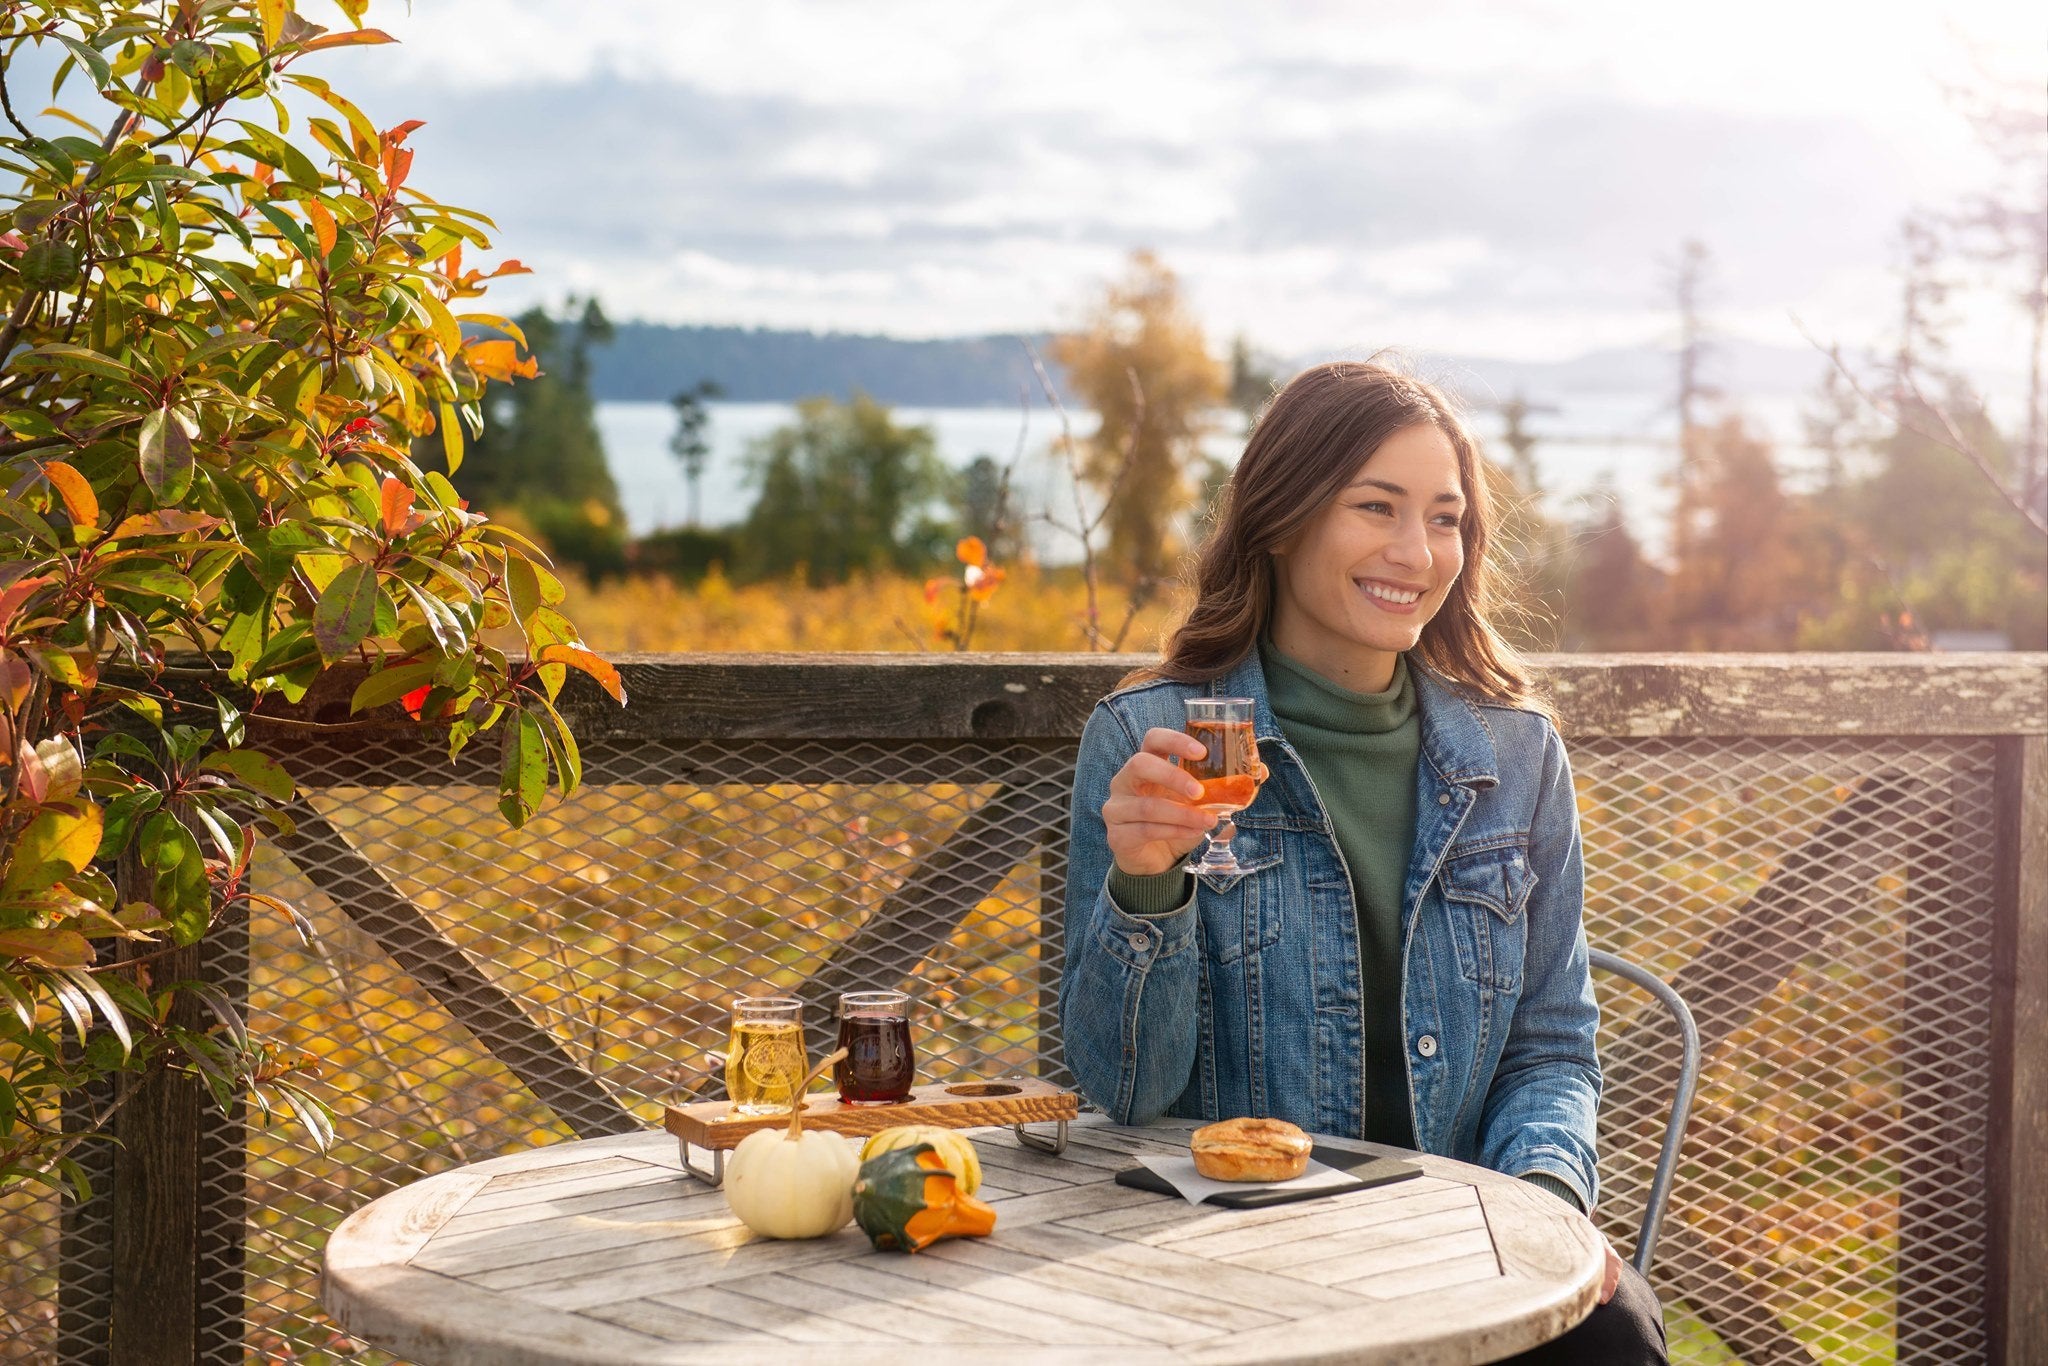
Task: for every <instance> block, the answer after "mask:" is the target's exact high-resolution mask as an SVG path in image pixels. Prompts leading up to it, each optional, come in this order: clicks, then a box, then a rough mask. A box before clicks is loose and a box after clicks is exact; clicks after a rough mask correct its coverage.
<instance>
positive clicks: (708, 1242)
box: [464, 1223, 868, 1310]
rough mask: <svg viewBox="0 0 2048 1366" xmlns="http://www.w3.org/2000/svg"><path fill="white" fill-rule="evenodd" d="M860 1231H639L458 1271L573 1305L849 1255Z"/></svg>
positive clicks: (860, 1243)
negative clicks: (782, 1235) (791, 1236)
mask: <svg viewBox="0 0 2048 1366" xmlns="http://www.w3.org/2000/svg"><path fill="white" fill-rule="evenodd" d="M867 1245H868V1240H867V1235H866V1234H864V1233H862V1232H861V1231H860V1230H859V1229H857V1228H851V1227H849V1228H844V1229H841V1230H839V1232H837V1233H834V1234H832V1235H831V1236H830V1237H826V1238H808V1239H803V1240H799V1241H788V1242H785V1241H777V1240H774V1239H768V1238H759V1237H756V1236H755V1235H754V1234H752V1233H749V1232H747V1230H746V1229H745V1228H743V1227H742V1226H740V1225H739V1224H738V1223H735V1224H733V1225H732V1227H731V1228H721V1229H713V1230H711V1231H710V1232H708V1233H704V1232H700V1233H696V1234H693V1235H691V1237H689V1238H688V1239H668V1238H662V1239H643V1240H641V1241H639V1242H637V1243H631V1244H626V1245H622V1246H620V1247H618V1248H613V1249H608V1250H606V1251H604V1252H586V1253H582V1254H581V1255H578V1256H574V1257H556V1258H549V1259H546V1260H543V1261H535V1262H528V1263H525V1264H524V1265H520V1266H515V1267H507V1268H505V1269H503V1270H501V1271H494V1272H483V1273H480V1274H471V1275H468V1276H466V1277H465V1278H464V1279H466V1280H469V1281H471V1282H473V1283H474V1284H477V1285H481V1286H488V1287H490V1288H492V1289H510V1288H517V1289H518V1290H519V1291H520V1295H521V1297H522V1298H524V1299H527V1300H531V1301H532V1302H534V1303H536V1304H542V1305H546V1306H547V1307H549V1308H551V1309H571V1310H573V1309H581V1308H583V1307H584V1306H586V1305H593V1304H605V1303H608V1302H610V1301H612V1300H619V1299H636V1298H640V1297H643V1296H648V1295H659V1294H662V1293H663V1292H665V1291H669V1290H674V1289H676V1288H677V1287H679V1286H688V1285H717V1284H719V1283H721V1282H724V1281H730V1280H738V1279H740V1278H741V1277H743V1276H751V1275H757V1274H759V1273H762V1272H767V1271H787V1270H789V1269H790V1268H792V1267H798V1266H808V1265H810V1264H811V1263H813V1262H824V1261H834V1260H839V1259H842V1258H845V1257H848V1256H857V1255H859V1251H860V1250H861V1249H863V1248H865V1247H867Z"/></svg>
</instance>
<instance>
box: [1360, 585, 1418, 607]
mask: <svg viewBox="0 0 2048 1366" xmlns="http://www.w3.org/2000/svg"><path fill="white" fill-rule="evenodd" d="M1358 586H1359V587H1360V588H1362V589H1364V590H1365V595H1366V596H1367V597H1369V598H1375V599H1377V600H1379V601H1380V602H1384V603H1387V604H1388V605H1390V606H1393V607H1412V606H1414V605H1415V604H1416V603H1417V602H1419V601H1420V600H1421V598H1422V594H1421V593H1419V592H1416V591H1415V590H1414V589H1402V588H1388V587H1386V586H1385V585H1383V584H1377V583H1361V584H1359V585H1358Z"/></svg>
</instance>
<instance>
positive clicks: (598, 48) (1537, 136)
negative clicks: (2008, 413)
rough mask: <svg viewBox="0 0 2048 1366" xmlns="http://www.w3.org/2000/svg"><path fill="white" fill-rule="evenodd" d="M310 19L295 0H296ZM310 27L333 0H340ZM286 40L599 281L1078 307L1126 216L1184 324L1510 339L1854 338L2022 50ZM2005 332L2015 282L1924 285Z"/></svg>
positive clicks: (1460, 26)
mask: <svg viewBox="0 0 2048 1366" xmlns="http://www.w3.org/2000/svg"><path fill="white" fill-rule="evenodd" d="M304 7H305V9H306V11H307V13H308V14H309V16H311V17H316V18H321V17H324V16H323V15H322V14H321V7H320V5H319V3H318V0H306V3H305V6H304ZM332 18H333V22H334V23H335V24H336V25H340V24H342V23H343V22H345V21H343V20H342V19H341V18H340V16H339V13H338V11H337V12H336V13H335V14H334V15H333V16H332ZM368 22H369V23H370V24H372V25H374V26H377V27H381V28H383V29H385V30H386V31H387V32H389V33H391V34H392V35H394V36H395V37H397V38H398V39H399V40H400V43H399V45H398V46H396V47H378V48H357V49H344V50H341V51H338V52H334V53H330V54H327V55H326V56H325V57H323V58H322V59H320V60H319V61H318V62H317V63H313V62H309V63H307V69H315V70H317V71H318V72H319V74H322V75H325V76H327V77H329V78H330V79H331V80H333V81H334V82H335V84H336V86H337V87H338V88H339V89H341V90H343V91H344V92H346V93H349V94H351V95H352V96H354V97H356V98H358V99H359V100H360V101H361V102H362V103H363V105H364V107H365V108H366V109H368V110H369V111H370V113H371V114H372V116H373V117H374V118H376V119H377V120H378V121H379V122H380V123H384V124H389V123H395V122H397V121H399V120H400V119H404V118H422V119H425V120H426V127H425V128H423V129H422V130H420V132H418V133H417V134H415V135H414V137H413V139H412V145H413V146H414V147H415V148H417V150H418V153H419V158H418V161H417V163H416V164H415V168H414V172H413V179H414V183H415V184H417V185H419V186H421V187H423V188H425V189H427V190H428V191H429V192H431V193H433V194H435V195H436V196H437V197H439V198H442V199H444V200H447V201H449V202H452V203H456V204H460V205H464V206H466V207H472V208H476V209H479V210H482V211H483V212H486V213H489V214H491V215H492V216H493V217H494V218H495V219H496V221H497V223H498V225H499V228H500V234H499V237H498V239H497V242H496V245H497V247H498V248H499V249H500V250H501V251H502V253H503V254H504V255H508V256H516V257H518V258H520V259H521V260H522V261H524V262H525V263H526V264H527V265H528V266H531V267H532V268H533V269H534V270H535V272H536V273H535V274H534V275H532V276H529V277H525V278H523V279H521V280H517V281H514V282H510V283H508V285H506V286H505V287H503V288H501V289H500V290H499V291H496V292H495V293H494V296H493V298H494V300H495V302H496V303H497V304H498V306H500V307H501V308H502V309H503V310H504V311H508V312H509V311H513V310H514V309H516V308H518V307H520V306H523V305H524V304H527V303H530V302H535V301H548V302H556V301H559V300H560V299H562V298H563V297H565V296H567V295H568V294H570V293H571V292H575V293H580V294H595V295H596V296H597V297H598V298H600V299H601V300H602V302H603V303H604V305H605V307H606V308H607V310H608V311H609V312H611V313H612V314H613V315H614V316H617V317H627V318H640V319H646V320H650V321H663V322H676V323H724V324H742V325H749V326H753V325H761V326H774V327H797V328H815V329H819V330H825V329H837V330H845V331H859V332H886V333H893V334H897V335H902V336H949V335H959V334H972V333H987V332H1007V331H1016V330H1038V329H1044V328H1051V327H1059V326H1063V325H1067V324H1070V323H1072V322H1074V321H1076V320H1077V319H1078V318H1079V317H1080V316H1081V314H1082V313H1083V311H1084V309H1085V307H1086V305H1087V303H1088V301H1089V298H1090V296H1091V294H1092V293H1093V292H1094V291H1095V290H1097V289H1099V287H1100V285H1101V283H1102V282H1103V281H1104V280H1105V279H1107V278H1108V277H1110V276H1111V275H1113V274H1114V273H1116V272H1117V270H1118V269H1119V266H1120V263H1121V262H1122V260H1123V258H1124V257H1125V255H1126V253H1128V252H1129V251H1130V250H1131V249H1133V248H1135V247H1151V248H1154V249H1156V250H1158V251H1159V252H1160V253H1161V254H1162V255H1163V256H1164V258H1165V260H1166V261H1167V263H1168V264H1169V265H1170V266H1172V267H1173V268H1175V269H1176V270H1177V271H1178V272H1179V273H1180V274H1181V276H1182V278H1183V280H1184V282H1185V284H1186V287H1187V290H1188V293H1189V296H1190V299H1191V302H1192V305H1193V307H1194V310H1195V312H1196V314H1197V316H1198V317H1199V318H1200V319H1201V320H1202V322H1203V323H1204V325H1205V326H1206V327H1207V328H1208V329H1209V331H1210V333H1211V335H1212V336H1213V337H1215V338H1217V339H1219V340H1218V345H1219V347H1220V345H1221V339H1223V338H1227V337H1228V336H1229V335H1231V334H1233V333H1237V332H1243V333H1245V334H1247V335H1248V336H1249V337H1251V338H1252V340H1254V341H1255V342H1256V343H1258V344H1259V345H1261V346H1262V347H1264V348H1266V349H1268V350H1270V351H1272V352H1274V353H1277V354H1280V355H1283V356H1298V355H1302V354H1304V353H1309V352H1317V351H1321V352H1330V351H1342V350H1358V349H1371V348H1375V347H1378V346H1381V345H1387V344H1396V345H1404V346H1408V347H1412V348H1418V349H1421V350H1425V351H1442V352H1451V353H1456V354H1462V355H1477V356H1499V357H1506V358H1514V359H1523V360H1558V359H1566V358H1569V357H1572V356H1575V355H1578V354H1581V353H1583V352H1585V351H1588V350H1592V349H1596V348H1599V347H1604V346H1626V345H1640V344H1668V343H1669V342H1670V341H1671V340H1672V336H1673V333H1674V324H1673V322H1672V318H1671V314H1670V309H1669V305H1668V296H1669V280H1670V275H1671V271H1672V267H1673V263H1674V262H1675V260H1676V258H1677V255H1678V251H1679V247H1680V244H1681V243H1682V242H1683V241H1684V240H1685V239H1687V238H1688V237H1697V238H1698V239H1700V240H1701V241H1703V242H1704V243H1705V244H1706V245H1707V247H1708V248H1709V250H1710V251H1711V253H1712V264H1711V268H1710V269H1711V274H1710V276H1709V279H1708V283H1707V289H1706V301H1707V304H1708V311H1709V316H1710V321H1711V322H1712V323H1713V325H1714V326H1715V327H1716V328H1717V329H1718V330H1719V331H1720V332H1721V333H1722V334H1723V335H1725V336H1729V337H1738V338H1748V339H1751V340H1755V341H1761V342H1771V343H1777V344H1782V345H1790V346H1799V345H1802V344H1803V343H1802V342H1801V339H1800V335H1799V331H1798V328H1797V325H1796V324H1795V322H1794V319H1795V317H1796V318H1797V319H1798V320H1799V321H1800V322H1803V324H1804V325H1805V327H1806V328H1807V329H1808V330H1809V331H1811V332H1813V333H1814V334H1816V335H1817V336H1819V337H1821V338H1823V339H1825V340H1840V341H1843V342H1844V343H1846V344H1848V345H1851V346H1860V345H1880V344H1881V343H1882V341H1883V338H1884V335H1885V333H1886V331H1887V329H1888V328H1889V326H1890V319H1891V317H1892V314H1893V312H1894V311H1895V301H1896V296H1897V284H1896V279H1895V276H1894V273H1893V267H1894V263H1895V261H1896V257H1897V248H1896V240H1897V233H1898V225H1899V222H1900V219H1901V217H1902V216H1903V215H1904V214H1906V213H1907V212H1908V211H1909V210H1912V209H1913V208H1915V207H1916V206H1925V207H1933V208H1945V207H1952V206H1954V205H1955V204H1957V203H1958V202H1959V201H1960V199H1961V198H1962V197H1963V196H1966V195H1968V194H1969V193H1972V192H1974V191H1976V190H1978V189H1981V188H1983V187H1984V186H1985V185H1987V184H1989V183H1990V182H1991V179H1992V175H1993V170H1992V167H1991V163H1990V162H1989V161H1988V160H1987V158H1986V157H1985V156H1984V155H1983V153H1982V152H1981V150H1980V149H1979V148H1978V147H1977V146H1976V144H1975V142H1974V140H1973V137H1972V134H1971V131H1970V128H1969V126H1968V124H1967V123H1966V122H1965V121H1964V120H1963V119H1962V118H1961V117H1959V116H1958V115H1957V113H1956V112H1955V111H1954V109H1953V108H1952V107H1951V104H1950V102H1949V100H1948V99H1947V97H1946V96H1945V95H1944V85H1961V86H1965V87H1969V86H1979V87H1981V85H1982V83H1983V77H1982V76H1981V75H1980V74H1979V71H1978V68H1979V67H1983V68H1988V69H1989V70H1991V71H1992V72H1994V73H1997V74H2000V75H2003V76H2005V77H2007V78H2012V79H2016V80H2018V81H2021V82H2025V83H2031V86H2032V88H2033V89H2035V90H2039V89H2040V88H2041V87H2042V86H2043V85H2044V83H2048V5H2042V4H2039V3H2038V2H2037V0H1953V2H1950V3H1941V2H1940V0H1857V2H1856V3H1842V2H1840V0H1717V2H1716V3H1715V4H1712V5H1692V6H1685V7H1680V6H1677V5H1671V4H1645V3H1643V2H1642V0H1529V2H1527V3H1502V2H1500V0H1496V2H1495V3H1488V4H1478V3H1472V2H1471V0H1436V2H1435V3H1431V4H1426V5H1425V4H1418V3H1413V2H1412V0H1411V2H1410V3H1406V4H1401V5H1394V4H1387V3H1379V2H1378V0H1372V2H1367V0H1349V2H1348V3H1336V2H1335V0H1260V2H1259V3H1256V4H1253V3H1239V4H1217V3H1205V2H1204V0H1118V3H1116V4H1113V5H1105V4H1078V3H1071V2H1070V0H1029V2H1027V3H1012V2H1011V0H975V2H974V3H967V4H962V3H959V2H958V0H941V2H939V3H932V2H929V0H746V3H743V4H742V3H726V4H711V3H676V0H411V4H410V6H409V7H408V6H407V5H405V4H402V3H393V2H392V0H375V2H374V3H373V4H372V5H371V8H370V12H369V15H368ZM1957 311H1958V313H1959V315H1960V316H1959V337H1958V351H1959V353H1960V355H1961V357H1962V358H1963V359H1964V360H1965V361H1966V362H1971V361H1974V362H1976V363H1979V364H1983V365H1989V366H2003V367H2005V368H2008V369H2012V370H2017V369H2019V368H2022V367H2021V358H2023V355H2024V347H2023V337H2022V333H2021V331H2020V329H2019V327H2018V325H2017V322H2016V321H2015V320H2014V318H2013V317H2012V310H2010V309H2008V308H2000V307H1995V306H1992V305H1991V303H1990V302H1989V301H1988V300H1985V299H1981V298H1964V299H1962V300H1961V301H1960V303H1959V306H1958V310H1957Z"/></svg>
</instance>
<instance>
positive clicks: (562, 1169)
mask: <svg viewBox="0 0 2048 1366" xmlns="http://www.w3.org/2000/svg"><path fill="white" fill-rule="evenodd" d="M613 1177H624V1178H625V1179H627V1180H629V1181H638V1180H642V1179H646V1180H658V1179H660V1177H661V1173H659V1172H656V1171H654V1170H652V1169H649V1168H648V1167H647V1165H646V1164H645V1163H643V1162H641V1161H639V1160H638V1159H636V1158H632V1157H628V1156H626V1155H625V1154H623V1153H612V1154H607V1155H606V1156H603V1157H592V1158H589V1159H587V1160H585V1161H582V1162H563V1161H555V1162H549V1163H546V1164H545V1165H535V1166H531V1167H526V1168H522V1169H521V1170H519V1171H517V1172H498V1173H493V1174H492V1176H491V1187H490V1193H491V1194H492V1195H504V1194H506V1193H507V1192H510V1191H521V1190H531V1189H533V1188H534V1187H536V1186H556V1185H561V1184H563V1183H565V1182H588V1181H590V1180H591V1179H592V1178H596V1179H597V1180H599V1181H609V1180H611V1179H612V1178H613ZM485 1208H489V1206H486V1207H485Z"/></svg>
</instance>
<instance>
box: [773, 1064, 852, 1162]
mask: <svg viewBox="0 0 2048 1366" xmlns="http://www.w3.org/2000/svg"><path fill="white" fill-rule="evenodd" d="M845 1056H846V1050H845V1049H843V1048H842V1049H840V1050H838V1051H837V1052H835V1053H833V1054H832V1055H830V1056H829V1057H826V1058H823V1059H821V1060H820V1061H819V1063H818V1065H817V1066H816V1067H813V1068H812V1069H811V1070H810V1071H809V1072H806V1073H805V1074H804V1079H803V1080H802V1081H800V1082H798V1083H797V1084H796V1085H795V1086H794V1087H792V1088H791V1089H790V1093H789V1132H788V1133H786V1134H784V1135H783V1136H782V1137H783V1139H784V1141H785V1142H794V1141H795V1140H796V1139H798V1138H800V1137H802V1136H803V1131H804V1093H805V1092H807V1091H809V1090H810V1089H811V1083H812V1082H814V1081H816V1080H817V1079H818V1077H819V1075H820V1074H821V1073H823V1072H824V1070H825V1069H826V1068H828V1067H830V1066H831V1065H832V1064H833V1063H835V1062H838V1061H839V1060H840V1059H841V1058H843V1057H845Z"/></svg>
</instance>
